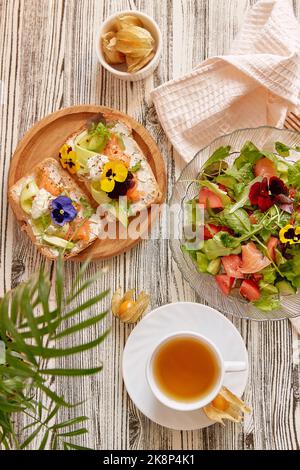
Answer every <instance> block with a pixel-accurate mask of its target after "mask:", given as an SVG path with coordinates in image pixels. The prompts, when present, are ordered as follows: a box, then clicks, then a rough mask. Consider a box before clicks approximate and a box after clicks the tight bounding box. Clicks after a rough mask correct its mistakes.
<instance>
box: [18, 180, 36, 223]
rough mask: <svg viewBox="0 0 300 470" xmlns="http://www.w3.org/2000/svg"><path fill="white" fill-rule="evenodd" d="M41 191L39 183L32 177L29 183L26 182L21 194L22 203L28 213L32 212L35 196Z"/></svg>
mask: <svg viewBox="0 0 300 470" xmlns="http://www.w3.org/2000/svg"><path fill="white" fill-rule="evenodd" d="M38 192H39V188H38V185H37V184H36V182H35V181H34V180H33V179H32V180H30V181H28V183H26V184H25V186H24V188H23V189H22V191H21V194H20V204H21V207H22V209H23V211H24V212H26V214H30V211H31V207H32V200H33V198H34V196H36V195H37V193H38Z"/></svg>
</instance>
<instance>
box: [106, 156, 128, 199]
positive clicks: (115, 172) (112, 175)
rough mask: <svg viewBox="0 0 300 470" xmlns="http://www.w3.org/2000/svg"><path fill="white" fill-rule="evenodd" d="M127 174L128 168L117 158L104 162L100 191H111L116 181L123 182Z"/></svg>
mask: <svg viewBox="0 0 300 470" xmlns="http://www.w3.org/2000/svg"><path fill="white" fill-rule="evenodd" d="M127 175H128V169H127V167H126V166H125V165H124V163H122V162H120V161H118V160H116V161H112V162H108V163H105V165H104V167H103V170H102V177H101V180H100V187H101V189H102V191H105V192H106V193H111V192H112V191H113V190H114V187H115V185H116V182H118V183H124V181H125V180H126V178H127Z"/></svg>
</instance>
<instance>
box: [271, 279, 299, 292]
mask: <svg viewBox="0 0 300 470" xmlns="http://www.w3.org/2000/svg"><path fill="white" fill-rule="evenodd" d="M275 285H276V287H277V289H278V290H279V292H280V294H281V295H293V294H295V293H296V289H294V287H293V286H292V284H291V283H290V282H288V281H285V280H282V281H278V282H276V284H275Z"/></svg>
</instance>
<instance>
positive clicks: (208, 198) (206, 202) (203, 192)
mask: <svg viewBox="0 0 300 470" xmlns="http://www.w3.org/2000/svg"><path fill="white" fill-rule="evenodd" d="M199 204H202V205H203V206H204V207H205V209H206V208H207V207H208V206H209V207H210V208H211V209H222V208H223V207H224V206H223V203H222V201H221V199H220V198H219V196H217V194H215V193H213V192H212V191H211V190H210V189H208V188H201V189H200V192H199Z"/></svg>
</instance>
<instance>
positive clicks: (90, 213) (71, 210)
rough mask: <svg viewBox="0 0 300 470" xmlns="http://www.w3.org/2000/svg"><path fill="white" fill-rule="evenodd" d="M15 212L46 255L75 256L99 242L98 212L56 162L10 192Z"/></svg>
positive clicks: (34, 172) (38, 169)
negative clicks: (61, 254) (96, 215)
mask: <svg viewBox="0 0 300 470" xmlns="http://www.w3.org/2000/svg"><path fill="white" fill-rule="evenodd" d="M9 201H10V204H11V206H12V209H13V211H14V213H15V215H16V217H17V219H18V220H19V221H20V222H21V226H22V229H23V230H24V231H26V232H27V234H28V235H29V237H30V238H31V240H32V241H33V243H34V244H35V245H36V246H37V247H38V248H39V250H40V251H41V252H42V254H43V255H45V256H46V257H47V258H49V259H56V258H57V257H58V255H59V253H60V252H63V256H64V258H65V259H67V258H71V257H73V256H76V255H77V254H78V253H80V252H81V251H82V250H84V249H85V248H87V247H88V246H89V245H90V244H91V243H93V242H94V240H96V238H97V236H98V229H99V226H98V222H97V218H96V217H95V216H94V212H95V209H93V207H92V206H91V204H90V201H89V198H88V197H87V195H86V194H85V193H84V192H83V191H82V190H81V189H80V187H79V186H78V184H77V183H76V182H75V181H74V179H73V178H72V177H71V176H69V175H68V174H67V172H66V171H65V170H63V169H62V167H61V165H60V164H59V163H58V162H57V161H56V160H54V159H52V158H48V159H45V160H43V161H42V162H41V163H40V164H39V165H37V166H36V167H34V168H33V170H32V172H31V173H30V174H29V175H27V176H25V177H23V178H21V179H20V180H19V181H17V183H15V184H14V185H13V186H12V187H11V188H10V190H9Z"/></svg>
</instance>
